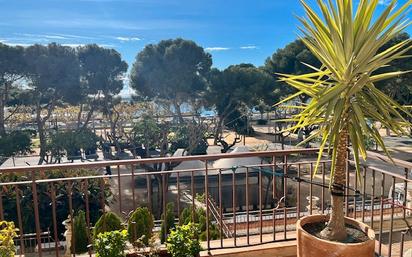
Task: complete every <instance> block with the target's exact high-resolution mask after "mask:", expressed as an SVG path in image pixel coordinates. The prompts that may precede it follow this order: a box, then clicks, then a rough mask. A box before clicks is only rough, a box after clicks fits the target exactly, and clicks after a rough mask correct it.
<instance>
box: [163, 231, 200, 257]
mask: <svg viewBox="0 0 412 257" xmlns="http://www.w3.org/2000/svg"><path fill="white" fill-rule="evenodd" d="M198 234H199V231H198V228H197V225H195V224H193V223H189V224H187V225H182V226H177V227H176V228H175V229H173V230H172V231H171V232H170V235H169V237H168V238H167V242H166V248H167V251H168V252H169V253H170V254H171V255H172V256H173V257H182V256H184V257H189V256H193V257H194V256H196V255H197V254H198V253H199V252H200V251H201V250H202V248H201V247H200V243H199V240H197V239H196V238H197V236H198Z"/></svg>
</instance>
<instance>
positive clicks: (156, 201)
mask: <svg viewBox="0 0 412 257" xmlns="http://www.w3.org/2000/svg"><path fill="white" fill-rule="evenodd" d="M317 152H318V149H294V150H282V151H265V152H249V153H232V154H218V155H204V156H185V157H169V158H151V159H133V160H117V161H97V162H89V163H69V164H58V165H57V164H53V165H43V166H28V167H13V168H4V169H0V173H1V180H0V219H1V220H9V221H10V220H12V221H14V222H15V224H16V227H17V228H19V236H18V238H16V240H15V241H16V245H17V249H18V252H17V255H21V256H22V255H23V254H26V255H27V254H28V253H35V254H36V255H37V256H44V255H45V253H48V254H49V255H50V253H52V255H53V256H56V257H58V256H63V255H64V253H63V251H64V250H63V248H64V247H65V245H66V241H65V240H66V239H65V238H64V236H63V232H64V228H63V225H62V222H63V221H64V220H66V219H68V220H69V221H71V224H73V222H72V221H73V216H74V215H75V214H77V213H78V211H79V210H83V211H84V212H85V216H86V224H87V229H88V241H89V243H90V244H91V243H92V232H91V231H92V228H93V226H94V224H95V222H96V220H97V218H98V217H99V216H100V215H101V214H102V213H104V212H107V211H109V210H110V211H113V212H115V213H117V214H118V215H119V216H123V217H126V216H128V214H129V213H130V212H131V211H133V210H134V209H135V208H137V207H140V206H146V207H148V208H149V209H150V210H151V212H152V213H153V215H154V217H155V219H156V220H158V222H156V224H160V223H161V217H162V213H163V211H164V210H166V205H167V204H168V203H170V202H173V203H174V204H175V205H174V207H175V209H174V212H175V218H176V224H177V223H181V222H182V220H181V214H182V212H183V209H184V208H189V209H190V211H191V214H192V218H193V220H194V216H195V215H196V214H195V211H196V210H195V208H193V207H196V208H203V209H204V212H205V214H206V217H209V218H206V231H205V234H206V238H205V242H204V247H205V248H206V249H207V250H211V249H219V248H231V247H239V246H250V245H259V244H264V243H270V242H276V241H285V240H293V239H295V232H294V230H295V226H294V225H295V223H296V220H297V219H299V218H300V217H302V216H304V215H308V214H313V213H329V210H330V206H329V204H330V199H329V198H330V195H329V192H328V190H327V185H329V169H330V161H329V160H327V159H322V160H321V165H320V168H319V171H318V174H317V175H316V176H312V175H311V174H312V173H313V169H314V166H315V163H316V157H317ZM374 156H375V157H376V155H374ZM256 157H258V158H256ZM378 157H379V156H378ZM221 159H228V160H230V161H228V162H227V163H230V165H229V164H228V165H227V166H228V167H227V166H225V167H223V166H219V167H217V166H216V161H217V160H221ZM245 160H249V161H250V165H240V163H245ZM194 163H197V164H196V165H194ZM199 163H201V166H203V167H199V166H200V165H199ZM233 164H234V165H233ZM190 165H194V166H196V167H194V168H187V166H190ZM397 165H398V166H397V167H398V168H397V169H398V170H400V171H402V174H397V173H395V172H389V171H385V170H382V169H378V168H374V167H372V166H368V165H363V166H362V167H363V173H362V174H361V177H360V178H359V177H358V176H356V175H354V174H355V172H354V169H353V167H352V165H351V162H350V161H349V162H348V173H347V187H346V188H347V192H346V197H345V198H346V199H345V200H346V205H345V211H346V215H347V216H350V217H355V218H357V219H359V220H362V221H364V222H366V223H368V224H370V225H371V226H372V227H373V228H374V229H375V231H376V233H377V241H378V244H377V245H378V246H377V253H378V254H379V255H382V256H396V254H399V255H401V253H402V251H403V250H404V249H405V246H406V245H407V243H408V241H409V234H408V233H407V232H409V229H408V226H407V225H402V224H400V222H401V221H403V222H406V223H405V224H408V223H407V222H408V220H409V214H410V213H411V212H412V209H411V210H410V211H409V209H408V206H409V205H408V200H407V199H406V198H408V197H409V194H408V192H407V188H408V183H410V182H411V180H410V179H409V177H408V173H409V171H410V169H411V167H412V164H410V163H407V162H399V163H397ZM107 167H111V169H112V170H113V173H112V174H105V173H106V170H107V169H106V168H107ZM180 167H183V168H180ZM85 170H91V171H93V173H92V174H91V173H90V172H87V171H85ZM109 170H110V169H109ZM358 180H359V181H358ZM388 180H390V181H389V182H390V183H389V182H388ZM399 183H403V184H404V190H403V193H404V198H405V200H404V201H403V202H400V201H399V200H396V196H397V195H396V194H398V197H400V196H399V192H398V191H399V190H398V189H399V188H400V187H399V186H398V187H396V185H399ZM391 187H392V188H393V189H394V190H390V189H391ZM395 188H398V189H396V190H398V191H396V190H395ZM389 191H391V192H392V195H391V196H389ZM397 192H398V193H397ZM199 195H202V197H197V196H199ZM315 197H318V200H317V198H315ZM410 197H412V194H411V195H410ZM315 201H316V202H315ZM411 203H412V202H411ZM411 221H412V220H411ZM214 228H217V230H218V231H217V233H213V232H216V231H211V230H213V229H214ZM73 229H74V227H73V225H71V230H72V232H73ZM154 230H155V231H158V230H160V229H159V227H157V228H155V229H154ZM46 234H47V235H48V237H47V240H48V241H47V244H46V243H45V239H44V235H46ZM74 234H75V233H74ZM28 235H31V236H32V237H33V235H35V240H34V242H35V247H32V245H33V240H31V241H30V242H31V245H30V246H29V245H28V243H27V238H28ZM72 245H73V240H72ZM89 255H90V256H91V255H92V249H89ZM399 255H398V256H399ZM73 256H76V254H73Z"/></svg>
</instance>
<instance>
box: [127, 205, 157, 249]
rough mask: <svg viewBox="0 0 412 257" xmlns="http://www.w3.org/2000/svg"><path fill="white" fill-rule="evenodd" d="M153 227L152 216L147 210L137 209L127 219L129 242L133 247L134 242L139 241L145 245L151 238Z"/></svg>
mask: <svg viewBox="0 0 412 257" xmlns="http://www.w3.org/2000/svg"><path fill="white" fill-rule="evenodd" d="M153 226H154V223H153V215H152V214H151V213H150V211H149V209H148V208H146V207H144V208H137V209H136V210H135V211H134V212H133V213H132V215H131V216H130V218H129V226H128V228H127V231H128V234H129V242H130V243H131V244H133V245H135V244H136V241H137V240H138V239H141V240H142V242H143V243H144V244H146V245H147V244H148V243H149V239H150V238H151V237H152V230H153ZM142 236H143V238H142Z"/></svg>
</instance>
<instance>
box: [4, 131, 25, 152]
mask: <svg viewBox="0 0 412 257" xmlns="http://www.w3.org/2000/svg"><path fill="white" fill-rule="evenodd" d="M0 145H1V146H2V147H0V155H1V156H5V157H10V156H14V155H17V154H27V153H31V146H32V145H31V133H30V131H27V130H26V131H12V132H10V133H8V134H6V135H4V136H0Z"/></svg>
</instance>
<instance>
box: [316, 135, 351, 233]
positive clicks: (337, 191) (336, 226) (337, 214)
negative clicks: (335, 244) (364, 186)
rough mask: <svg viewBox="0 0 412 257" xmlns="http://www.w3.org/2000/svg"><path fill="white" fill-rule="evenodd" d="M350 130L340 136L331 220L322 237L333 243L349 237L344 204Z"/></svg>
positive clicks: (334, 176)
mask: <svg viewBox="0 0 412 257" xmlns="http://www.w3.org/2000/svg"><path fill="white" fill-rule="evenodd" d="M347 146H348V130H347V128H344V129H342V131H341V132H340V134H339V142H338V149H337V155H336V165H335V170H334V174H333V181H332V182H333V184H332V191H331V200H332V213H331V215H330V220H329V222H328V224H327V226H326V228H325V229H324V230H322V232H321V236H322V237H323V238H325V239H328V240H332V241H342V240H345V239H346V237H347V232H346V227H345V219H344V216H345V215H344V212H343V202H344V195H345V186H346V163H347Z"/></svg>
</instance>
